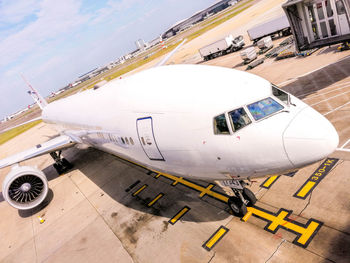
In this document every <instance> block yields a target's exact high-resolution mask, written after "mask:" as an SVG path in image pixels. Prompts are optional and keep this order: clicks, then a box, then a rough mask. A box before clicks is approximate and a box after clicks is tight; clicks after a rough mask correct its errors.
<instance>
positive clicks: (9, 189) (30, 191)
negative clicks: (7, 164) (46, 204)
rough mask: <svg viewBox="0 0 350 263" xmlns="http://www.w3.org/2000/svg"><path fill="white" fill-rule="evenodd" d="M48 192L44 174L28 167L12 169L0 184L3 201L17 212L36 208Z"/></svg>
mask: <svg viewBox="0 0 350 263" xmlns="http://www.w3.org/2000/svg"><path fill="white" fill-rule="evenodd" d="M48 190H49V187H48V183H47V179H46V176H45V174H44V173H43V172H42V171H40V170H38V169H37V168H34V167H30V166H16V167H14V168H12V170H11V172H10V173H9V174H8V175H7V176H6V177H5V180H4V182H3V184H2V195H3V197H4V199H5V200H6V201H7V202H8V203H9V204H10V205H11V206H13V207H14V208H17V209H19V210H28V209H32V208H34V207H37V206H38V205H39V204H41V202H42V201H44V199H45V197H46V196H47V193H48Z"/></svg>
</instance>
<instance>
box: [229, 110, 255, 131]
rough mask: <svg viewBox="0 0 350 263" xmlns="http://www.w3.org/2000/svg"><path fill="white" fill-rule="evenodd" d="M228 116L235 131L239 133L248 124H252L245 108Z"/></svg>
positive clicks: (231, 112)
mask: <svg viewBox="0 0 350 263" xmlns="http://www.w3.org/2000/svg"><path fill="white" fill-rule="evenodd" d="M228 116H229V117H230V119H231V122H232V126H233V131H238V130H239V129H242V128H243V127H245V126H247V125H248V124H250V123H252V121H251V120H250V118H249V116H248V114H247V113H246V111H245V110H244V109H243V108H239V109H236V110H233V111H230V112H229V113H228Z"/></svg>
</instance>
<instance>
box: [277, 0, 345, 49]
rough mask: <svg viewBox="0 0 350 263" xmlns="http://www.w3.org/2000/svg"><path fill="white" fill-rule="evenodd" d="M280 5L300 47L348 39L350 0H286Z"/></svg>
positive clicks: (316, 45) (307, 47)
mask: <svg viewBox="0 0 350 263" xmlns="http://www.w3.org/2000/svg"><path fill="white" fill-rule="evenodd" d="M282 7H283V9H284V11H285V13H286V15H287V17H288V20H289V23H290V25H291V29H292V32H293V35H294V39H295V45H296V49H297V50H299V51H303V50H308V49H312V48H318V47H322V46H328V45H332V44H336V43H341V42H346V41H349V40H350V0H288V1H287V2H286V3H284V4H283V5H282Z"/></svg>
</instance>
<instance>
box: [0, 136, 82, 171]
mask: <svg viewBox="0 0 350 263" xmlns="http://www.w3.org/2000/svg"><path fill="white" fill-rule="evenodd" d="M76 143H77V142H76V141H75V140H74V139H72V138H71V137H69V136H67V135H60V136H58V137H56V138H54V139H51V140H49V141H47V142H44V143H41V144H38V145H37V146H35V147H33V148H30V149H28V150H25V151H23V152H20V153H17V154H15V155H12V156H9V157H7V158H5V159H2V160H0V169H1V168H4V167H7V166H10V165H13V164H16V163H19V162H22V161H25V160H28V159H32V158H34V157H37V156H41V155H44V154H47V153H51V152H55V151H59V150H62V149H65V148H69V147H71V146H73V145H75V144H76Z"/></svg>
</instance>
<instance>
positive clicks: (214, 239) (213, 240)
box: [203, 226, 228, 250]
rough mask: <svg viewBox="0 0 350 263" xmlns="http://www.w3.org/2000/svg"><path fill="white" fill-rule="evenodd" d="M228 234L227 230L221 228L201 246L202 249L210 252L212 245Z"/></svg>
mask: <svg viewBox="0 0 350 263" xmlns="http://www.w3.org/2000/svg"><path fill="white" fill-rule="evenodd" d="M227 232H228V229H227V228H225V227H223V226H221V227H220V228H219V230H217V231H216V233H215V234H214V235H213V236H212V237H211V238H210V239H209V240H208V241H207V242H205V244H204V245H203V247H204V248H205V249H207V250H211V249H212V248H213V246H214V245H216V243H217V242H218V241H219V240H220V239H221V238H222V237H223V235H224V234H226V233H227Z"/></svg>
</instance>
